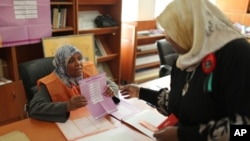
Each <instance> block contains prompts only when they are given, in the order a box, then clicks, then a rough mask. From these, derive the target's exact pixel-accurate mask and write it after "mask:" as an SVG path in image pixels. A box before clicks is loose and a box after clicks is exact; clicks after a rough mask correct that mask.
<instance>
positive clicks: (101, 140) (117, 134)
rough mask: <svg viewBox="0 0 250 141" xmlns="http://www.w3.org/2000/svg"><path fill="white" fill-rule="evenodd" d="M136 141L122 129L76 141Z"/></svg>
mask: <svg viewBox="0 0 250 141" xmlns="http://www.w3.org/2000/svg"><path fill="white" fill-rule="evenodd" d="M114 140H119V141H134V140H133V139H132V137H131V136H130V135H129V134H128V133H127V132H126V131H125V130H124V129H122V128H114V129H111V130H107V131H104V132H101V133H99V134H96V135H93V136H88V137H84V138H81V139H77V140H76V141H114Z"/></svg>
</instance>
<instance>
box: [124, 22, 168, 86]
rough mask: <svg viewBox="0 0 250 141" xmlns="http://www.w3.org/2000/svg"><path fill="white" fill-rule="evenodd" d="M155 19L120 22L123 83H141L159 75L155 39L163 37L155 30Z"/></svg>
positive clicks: (163, 36)
mask: <svg viewBox="0 0 250 141" xmlns="http://www.w3.org/2000/svg"><path fill="white" fill-rule="evenodd" d="M155 29H157V27H156V21H155V20H154V19H153V20H145V21H132V22H123V23H122V37H121V38H122V39H121V46H122V51H121V67H122V68H126V69H122V70H121V80H122V81H123V82H125V83H142V82H145V81H148V80H152V79H154V78H157V77H159V65H160V62H159V56H158V50H157V47H156V46H155V42H156V40H159V39H163V38H165V35H164V34H163V33H152V32H151V31H155Z"/></svg>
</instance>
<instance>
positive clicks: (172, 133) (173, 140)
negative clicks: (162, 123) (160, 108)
mask: <svg viewBox="0 0 250 141" xmlns="http://www.w3.org/2000/svg"><path fill="white" fill-rule="evenodd" d="M177 129H178V127H176V126H168V127H166V128H164V129H161V130H158V131H156V132H155V133H154V137H155V138H156V140H157V141H178V135H177Z"/></svg>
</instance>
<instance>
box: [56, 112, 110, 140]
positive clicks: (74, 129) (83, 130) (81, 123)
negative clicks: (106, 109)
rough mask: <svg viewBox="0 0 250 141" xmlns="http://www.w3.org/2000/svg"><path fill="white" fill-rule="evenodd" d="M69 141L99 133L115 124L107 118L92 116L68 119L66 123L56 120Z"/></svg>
mask: <svg viewBox="0 0 250 141" xmlns="http://www.w3.org/2000/svg"><path fill="white" fill-rule="evenodd" d="M56 125H57V126H58V127H59V129H60V130H61V132H62V133H63V135H64V136H65V138H66V139H67V140H68V141H75V140H76V139H80V138H83V137H85V136H88V135H92V134H97V133H100V132H103V131H106V130H109V129H112V128H115V126H114V125H113V124H112V123H111V122H110V121H109V120H107V119H106V118H100V119H98V120H96V119H94V118H93V117H92V116H89V117H82V118H78V119H75V120H71V119H69V120H67V121H66V122H65V123H60V122H56Z"/></svg>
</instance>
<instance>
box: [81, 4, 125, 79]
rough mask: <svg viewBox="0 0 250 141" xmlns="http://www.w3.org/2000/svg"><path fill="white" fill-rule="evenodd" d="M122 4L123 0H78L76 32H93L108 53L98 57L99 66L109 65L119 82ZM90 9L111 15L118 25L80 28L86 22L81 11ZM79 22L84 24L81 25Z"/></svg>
mask: <svg viewBox="0 0 250 141" xmlns="http://www.w3.org/2000/svg"><path fill="white" fill-rule="evenodd" d="M121 4H122V1H121V0H92V1H90V0H76V34H86V33H93V34H94V37H95V39H98V40H99V41H100V43H101V45H102V47H103V49H104V50H105V52H106V53H105V55H102V56H99V57H97V66H102V65H100V63H104V64H105V65H107V66H108V68H109V69H110V72H111V73H112V76H113V80H114V81H115V82H116V83H118V84H119V83H120V50H121V45H120V41H121ZM88 11H97V12H99V13H100V14H102V15H106V14H108V15H110V16H111V17H112V18H113V19H114V20H115V21H116V22H117V26H115V27H105V28H97V27H93V28H86V29H82V28H79V27H81V26H84V24H85V23H81V22H80V18H78V17H79V13H80V12H88ZM79 24H83V25H81V26H80V25H79ZM104 69H105V68H104ZM100 70H101V69H100Z"/></svg>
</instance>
